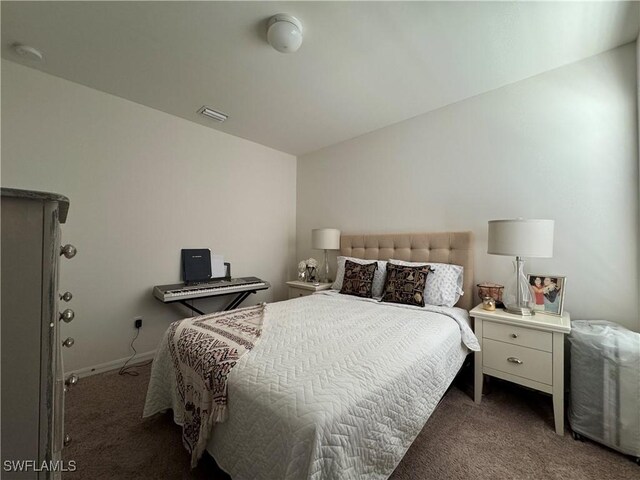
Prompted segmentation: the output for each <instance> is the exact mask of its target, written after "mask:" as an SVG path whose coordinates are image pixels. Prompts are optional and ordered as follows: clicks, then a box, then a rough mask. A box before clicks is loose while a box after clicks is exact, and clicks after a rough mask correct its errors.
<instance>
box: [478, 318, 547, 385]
mask: <svg viewBox="0 0 640 480" xmlns="http://www.w3.org/2000/svg"><path fill="white" fill-rule="evenodd" d="M485 325H486V323H485ZM482 347H483V348H482V350H483V353H482V365H483V366H485V367H488V368H492V369H494V370H499V371H501V372H506V373H510V374H512V375H517V376H519V377H524V378H527V379H529V380H534V381H536V382H540V383H544V384H546V385H552V384H553V374H552V369H551V366H552V364H553V360H552V354H551V353H547V352H542V351H540V350H535V349H533V348H526V347H522V346H519V345H512V344H509V343H504V342H497V341H495V340H491V339H488V338H486V337H485V338H484V340H483V342H482Z"/></svg>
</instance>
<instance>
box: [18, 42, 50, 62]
mask: <svg viewBox="0 0 640 480" xmlns="http://www.w3.org/2000/svg"><path fill="white" fill-rule="evenodd" d="M13 49H14V50H15V51H16V53H17V54H18V55H20V56H21V57H24V58H28V59H29V60H35V61H36V62H41V61H42V58H43V56H42V52H41V51H40V50H38V49H37V48H33V47H30V46H29V45H22V44H21V43H14V44H13Z"/></svg>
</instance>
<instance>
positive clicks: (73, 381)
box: [64, 374, 79, 387]
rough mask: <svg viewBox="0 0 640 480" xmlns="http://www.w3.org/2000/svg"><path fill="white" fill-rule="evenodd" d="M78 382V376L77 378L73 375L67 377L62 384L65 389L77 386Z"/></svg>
mask: <svg viewBox="0 0 640 480" xmlns="http://www.w3.org/2000/svg"><path fill="white" fill-rule="evenodd" d="M78 380H79V378H78V376H77V375H75V374H73V375H69V378H67V379H66V380H65V381H64V384H65V385H66V386H67V387H73V386H75V385H77V384H78Z"/></svg>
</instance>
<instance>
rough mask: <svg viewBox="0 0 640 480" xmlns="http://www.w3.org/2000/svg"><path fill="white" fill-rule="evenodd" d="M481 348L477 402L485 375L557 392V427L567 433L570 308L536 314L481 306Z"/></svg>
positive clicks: (473, 314) (478, 314) (477, 310)
mask: <svg viewBox="0 0 640 480" xmlns="http://www.w3.org/2000/svg"><path fill="white" fill-rule="evenodd" d="M469 315H470V316H471V317H473V318H474V319H475V327H474V330H475V333H476V337H478V341H479V342H480V349H481V350H480V351H479V352H475V354H474V355H475V357H474V360H475V382H474V383H475V388H474V390H475V392H474V394H475V395H474V396H475V402H476V403H480V401H481V400H482V383H483V377H484V375H491V376H492V377H498V378H501V379H503V380H508V381H510V382H514V383H517V384H519V385H524V386H525V387H529V388H533V389H535V390H539V391H541V392H545V393H550V394H551V395H552V396H553V416H554V420H555V427H556V433H557V434H558V435H563V434H564V336H565V335H567V334H568V333H569V332H570V331H571V318H570V315H569V312H564V314H563V315H562V317H557V316H554V315H545V314H544V313H539V312H536V314H535V315H532V316H530V317H522V316H520V315H512V314H510V313H506V312H505V311H504V310H502V309H496V310H495V311H493V312H490V311H487V310H484V309H483V308H482V305H478V306H477V307H475V308H474V309H473V310H471V312H469Z"/></svg>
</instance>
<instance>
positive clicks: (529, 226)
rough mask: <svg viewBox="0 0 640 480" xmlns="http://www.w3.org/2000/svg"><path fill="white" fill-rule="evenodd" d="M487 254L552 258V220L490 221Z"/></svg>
mask: <svg viewBox="0 0 640 480" xmlns="http://www.w3.org/2000/svg"><path fill="white" fill-rule="evenodd" d="M487 253H490V254H493V255H509V256H512V257H513V256H518V257H543V258H548V257H553V220H524V219H521V218H519V219H514V220H490V221H489V247H488V248H487Z"/></svg>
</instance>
